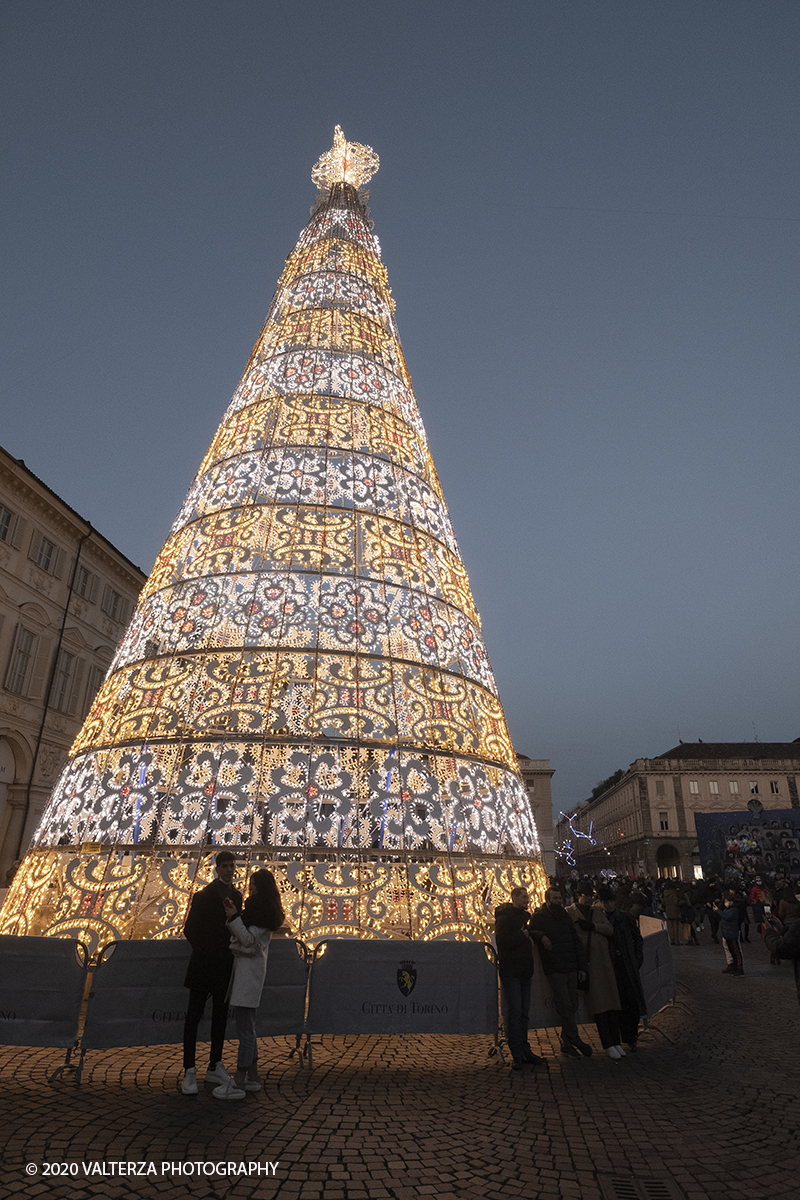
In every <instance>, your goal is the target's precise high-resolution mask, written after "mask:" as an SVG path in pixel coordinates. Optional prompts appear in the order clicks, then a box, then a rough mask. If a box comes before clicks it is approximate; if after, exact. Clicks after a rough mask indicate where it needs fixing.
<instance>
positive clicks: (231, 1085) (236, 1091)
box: [211, 1076, 247, 1100]
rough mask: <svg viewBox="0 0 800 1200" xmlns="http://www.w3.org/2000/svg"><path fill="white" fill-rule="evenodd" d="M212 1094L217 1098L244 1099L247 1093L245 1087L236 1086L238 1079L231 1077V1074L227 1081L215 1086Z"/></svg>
mask: <svg viewBox="0 0 800 1200" xmlns="http://www.w3.org/2000/svg"><path fill="white" fill-rule="evenodd" d="M211 1094H212V1096H216V1098H217V1100H244V1098H245V1096H246V1095H247V1093H246V1092H245V1091H244V1089H243V1088H240V1087H237V1086H236V1081H235V1080H233V1079H231V1078H230V1076H229V1077H228V1082H227V1083H222V1084H220V1086H219V1087H215V1088H214V1091H213V1092H212V1093H211Z"/></svg>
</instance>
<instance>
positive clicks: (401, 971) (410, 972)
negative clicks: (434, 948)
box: [397, 959, 417, 996]
mask: <svg viewBox="0 0 800 1200" xmlns="http://www.w3.org/2000/svg"><path fill="white" fill-rule="evenodd" d="M416 982H417V968H416V967H415V966H414V964H413V962H411V961H410V959H405V961H403V962H401V963H400V966H399V967H398V968H397V986H398V987H399V988H400V991H401V992H402V993H403V995H404V996H410V995H411V993H412V992H413V990H414V984H415V983H416Z"/></svg>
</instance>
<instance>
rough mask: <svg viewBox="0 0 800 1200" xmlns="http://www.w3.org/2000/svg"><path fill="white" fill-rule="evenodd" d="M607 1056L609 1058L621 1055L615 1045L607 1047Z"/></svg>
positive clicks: (620, 1056)
mask: <svg viewBox="0 0 800 1200" xmlns="http://www.w3.org/2000/svg"><path fill="white" fill-rule="evenodd" d="M608 1057H609V1058H622V1055H621V1054H620V1052H619V1050H618V1049H617V1047H616V1046H609V1047H608Z"/></svg>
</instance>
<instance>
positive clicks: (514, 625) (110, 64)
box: [0, 0, 800, 811]
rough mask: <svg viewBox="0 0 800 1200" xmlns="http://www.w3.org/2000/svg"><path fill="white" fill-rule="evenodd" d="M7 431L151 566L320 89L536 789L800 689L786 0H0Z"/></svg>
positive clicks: (305, 169) (264, 257)
mask: <svg viewBox="0 0 800 1200" xmlns="http://www.w3.org/2000/svg"><path fill="white" fill-rule="evenodd" d="M0 46H1V47H2V49H1V50H0V54H1V55H2V60H1V61H0V103H1V104H2V129H3V131H4V132H3V133H2V134H0V144H2V149H3V171H2V180H0V217H1V220H2V234H1V235H0V236H2V239H3V246H2V262H3V289H2V292H3V295H2V309H1V310H0V328H1V329H2V349H1V351H0V354H1V358H0V363H1V364H2V382H1V383H0V418H1V419H0V443H2V445H3V446H4V447H5V448H6V449H7V450H9V451H10V452H11V453H12V454H13V455H15V456H16V457H18V458H22V459H24V460H25V463H26V464H27V466H28V467H29V468H30V469H31V470H32V471H34V472H35V473H36V474H37V475H39V476H40V477H41V478H42V479H43V480H44V481H45V482H46V483H47V484H48V485H49V486H50V487H52V488H53V489H54V490H55V491H56V492H58V493H59V495H61V496H62V497H63V498H64V499H65V500H66V501H67V502H68V503H69V504H71V505H72V506H73V508H75V509H77V510H78V512H80V513H81V514H82V515H84V516H85V517H86V518H88V519H89V520H90V521H92V523H93V524H94V525H96V527H97V528H98V529H99V530H100V531H101V532H102V533H103V534H105V535H106V536H107V537H108V538H109V539H110V540H111V541H113V542H114V543H115V544H116V545H117V546H118V547H119V549H120V550H122V551H123V552H124V553H125V554H127V555H128V557H129V558H131V559H133V561H134V562H136V563H138V564H139V565H140V566H141V567H142V568H143V570H145V571H149V569H150V567H151V565H152V563H153V560H154V558H155V556H156V554H157V553H158V550H159V548H160V546H161V544H162V542H163V541H164V538H165V537H166V534H167V530H168V528H169V526H170V524H171V523H172V520H173V518H174V516H175V513H176V511H177V510H178V508H179V507H180V504H181V502H182V500H183V497H184V495H185V493H186V491H187V489H188V487H189V485H190V483H191V481H192V478H193V476H194V473H195V471H196V469H197V467H198V465H199V463H200V461H201V459H202V457H203V454H204V453H205V451H206V449H207V447H208V445H209V443H210V441H211V439H212V437H213V434H214V431H215V429H216V427H217V425H218V423H219V421H220V419H221V417H222V414H223V412H224V410H225V408H226V406H227V404H228V401H229V399H230V396H231V394H232V392H233V391H234V388H235V387H236V384H237V382H238V380H239V376H240V374H241V371H242V370H243V368H244V365H245V362H246V360H247V357H248V355H249V352H250V350H251V348H252V345H253V342H254V341H255V339H256V336H257V334H258V331H259V329H260V327H261V325H262V322H263V319H264V316H265V314H266V310H267V307H268V305H269V301H270V299H271V296H272V293H273V291H274V289H275V285H276V282H277V279H278V276H279V274H280V272H281V269H282V267H283V262H284V259H285V258H286V256H287V255H288V254H289V252H290V251H291V249H292V247H293V245H294V243H295V240H296V238H297V236H298V234H299V232H300V230H301V228H302V227H303V225H304V224H305V222H306V220H307V219H308V213H309V207H310V205H311V204H312V203H313V200H314V195H315V189H314V186H313V184H312V183H311V180H310V171H311V167H312V165H313V164H314V162H315V161H316V159H317V158H318V157H319V155H320V154H321V153H323V152H324V151H325V150H327V149H328V148H329V147H330V145H331V142H332V137H333V129H334V126H335V125H336V124H337V123H338V124H340V125H341V126H342V128H343V129H344V132H345V134H346V136H347V137H348V138H349V139H350V140H351V141H358V142H365V143H367V144H369V145H371V146H373V147H374V148H375V150H376V151H377V152H378V154H379V155H380V158H381V169H380V171H379V172H378V174H377V176H376V177H375V179H374V180H373V181H372V183H371V184H370V185H369V186H370V190H371V192H372V201H371V209H372V216H373V219H374V221H375V229H376V233H377V235H378V237H379V239H380V242H381V246H382V249H383V256H384V261H385V263H386V266H387V269H388V272H389V282H390V285H391V287H392V289H393V294H394V296H395V299H396V301H397V317H398V324H399V328H400V334H401V337H402V341H403V347H404V350H405V354H406V358H407V361H408V364H409V368H410V371H411V375H412V379H413V381H414V388H415V391H416V395H417V399H418V401H419V406H420V409H421V412H422V416H423V420H424V422H425V426H426V428H427V431H428V437H429V440H430V445H431V450H432V453H433V457H434V461H435V463H436V466H437V469H438V471H439V475H440V477H441V481H442V485H443V487H444V492H445V496H446V498H447V501H448V504H449V507H450V511H451V515H452V519H453V524H454V526H455V530H456V534H457V536H458V539H459V543H460V546H461V550H462V554H463V557H464V561H465V563H466V566H467V569H468V571H469V574H470V579H471V582H472V587H473V592H474V594H475V598H476V602H477V604H478V608H479V610H480V612H481V615H482V618H483V630H484V634H485V637H486V642H487V648H488V651H489V655H490V658H491V661H492V665H493V668H494V671H495V675H496V677H497V682H498V686H499V690H500V696H501V699H502V701H503V704H504V707H505V711H506V715H507V717H508V722H509V726H510V729H511V733H512V736H513V738H514V741H515V744H516V746H517V749H518V750H520V751H522V752H524V753H526V754H528V755H530V756H531V757H536V758H538V757H541V758H550V760H551V765H552V766H553V767H554V768H555V770H556V775H555V778H554V780H553V791H554V798H555V808H556V811H559V810H561V809H567V808H569V807H571V806H572V805H574V804H575V803H576V802H577V801H578V800H580V799H582V798H584V797H585V796H586V795H588V793H589V792H590V791H591V788H592V787H593V785H594V784H595V783H596V782H597V781H598V780H600V779H603V778H604V777H606V776H608V775H609V774H611V772H613V771H614V770H615V769H616V768H617V767H620V766H627V765H628V763H629V762H631V761H632V760H633V759H635V758H637V757H639V756H652V755H656V754H660V753H662V752H663V751H665V750H667V749H669V748H670V747H672V746H674V745H675V744H677V742H678V738H679V737H680V738H683V739H684V740H685V741H696V740H697V739H698V738H702V739H703V740H704V741H741V740H748V741H750V740H753V738H754V736H757V737H758V738H759V739H761V740H762V741H781V740H791V739H793V738H795V737H798V736H800V719H799V718H798V708H797V693H798V674H799V671H798V668H799V667H800V661H799V659H800V655H799V654H798V637H797V624H798V622H797V614H798V592H799V591H800V571H799V570H798V553H797V541H798V502H797V498H798V493H799V492H800V418H799V417H798V404H797V391H798V375H799V372H798V367H799V366H800V362H799V361H798V360H799V359H800V336H798V312H799V311H800V304H799V303H798V301H799V300H800V296H799V295H798V291H799V290H800V285H799V284H798V280H799V279H800V270H799V269H798V268H799V267H800V263H798V257H799V256H798V250H799V249H800V201H799V197H800V169H799V168H798V129H800V119H799V118H800V111H799V110H800V87H798V80H799V75H798V61H800V59H799V54H800V6H798V4H797V3H796V0H787V2H785V3H781V2H777V0H764V2H757V0H750V2H746V3H739V2H737V0H668V2H664V0H603V2H599V0H591V2H589V0H545V2H540V0H518V2H502V0H500V2H497V0H496V2H494V3H486V2H483V3H474V2H472V0H458V2H443V0H441V2H437V0H428V2H427V3H423V2H419V0H403V2H402V3H395V4H388V3H382V2H380V0H372V2H371V3H362V2H360V0H357V2H350V3H348V2H346V0H326V2H318V0H304V2H303V3H295V4H289V3H282V2H278V0H276V2H274V3H269V2H267V0H263V2H260V3H253V2H249V0H248V2H242V0H228V2H225V3H223V2H222V0H219V2H217V3H206V2H204V0H191V2H188V3H187V2H183V0H169V2H168V3H162V2H155V0H153V2H151V3H140V2H135V0H114V2H113V3H109V2H108V0H104V2H102V3H96V2H93V0H88V2H87V0H84V2H80V0H76V2H75V3H69V4H65V3H63V2H56V0H53V2H46V0H24V2H23V0H4V3H3V4H2V6H0Z"/></svg>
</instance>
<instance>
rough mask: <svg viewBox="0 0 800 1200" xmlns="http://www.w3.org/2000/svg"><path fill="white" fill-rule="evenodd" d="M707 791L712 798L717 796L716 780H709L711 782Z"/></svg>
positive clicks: (717, 786)
mask: <svg viewBox="0 0 800 1200" xmlns="http://www.w3.org/2000/svg"><path fill="white" fill-rule="evenodd" d="M708 790H709V792H710V793H711V795H712V796H718V795H719V784H718V783H717V781H716V779H712V780H711V782H710V783H709V785H708Z"/></svg>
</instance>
